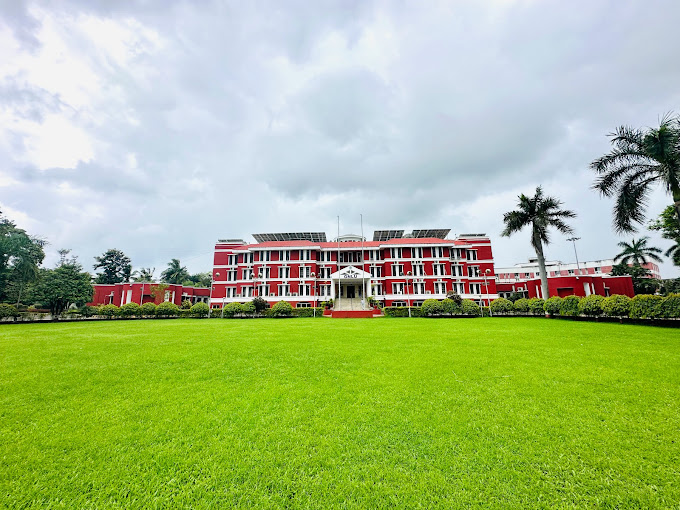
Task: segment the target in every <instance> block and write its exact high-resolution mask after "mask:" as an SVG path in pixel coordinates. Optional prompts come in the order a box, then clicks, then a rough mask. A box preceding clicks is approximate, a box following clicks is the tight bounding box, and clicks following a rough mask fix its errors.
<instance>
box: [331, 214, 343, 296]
mask: <svg viewBox="0 0 680 510" xmlns="http://www.w3.org/2000/svg"><path fill="white" fill-rule="evenodd" d="M337 241H338V263H337V266H338V295H337V296H336V298H337V300H338V301H340V293H341V292H342V287H341V286H340V215H338V237H337ZM333 307H334V308H335V303H334V304H333Z"/></svg>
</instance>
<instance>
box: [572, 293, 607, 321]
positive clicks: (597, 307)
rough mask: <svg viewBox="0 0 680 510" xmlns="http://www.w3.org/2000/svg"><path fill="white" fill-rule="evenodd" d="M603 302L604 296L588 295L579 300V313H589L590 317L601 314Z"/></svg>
mask: <svg viewBox="0 0 680 510" xmlns="http://www.w3.org/2000/svg"><path fill="white" fill-rule="evenodd" d="M603 302H604V297H603V296H598V295H597V294H591V295H590V296H586V297H584V298H583V299H582V300H581V301H579V302H578V313H580V314H581V315H587V316H589V317H594V316H596V315H601V314H602V303H603Z"/></svg>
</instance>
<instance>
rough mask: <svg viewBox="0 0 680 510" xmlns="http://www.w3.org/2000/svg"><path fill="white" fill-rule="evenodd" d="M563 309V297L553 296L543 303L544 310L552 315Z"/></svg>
mask: <svg viewBox="0 0 680 510" xmlns="http://www.w3.org/2000/svg"><path fill="white" fill-rule="evenodd" d="M561 309H562V298H561V297H559V296H553V297H551V298H548V300H547V301H546V302H545V303H544V304H543V311H544V312H545V313H549V314H552V315H558V314H559V313H560V311H561Z"/></svg>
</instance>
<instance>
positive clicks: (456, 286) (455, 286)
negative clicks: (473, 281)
mask: <svg viewBox="0 0 680 510" xmlns="http://www.w3.org/2000/svg"><path fill="white" fill-rule="evenodd" d="M451 289H452V290H453V292H455V293H457V294H465V285H463V284H462V283H452V284H451Z"/></svg>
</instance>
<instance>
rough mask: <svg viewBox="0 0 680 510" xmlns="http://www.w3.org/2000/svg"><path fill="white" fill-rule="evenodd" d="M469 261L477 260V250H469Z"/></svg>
mask: <svg viewBox="0 0 680 510" xmlns="http://www.w3.org/2000/svg"><path fill="white" fill-rule="evenodd" d="M467 259H468V260H477V250H468V251H467Z"/></svg>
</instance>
